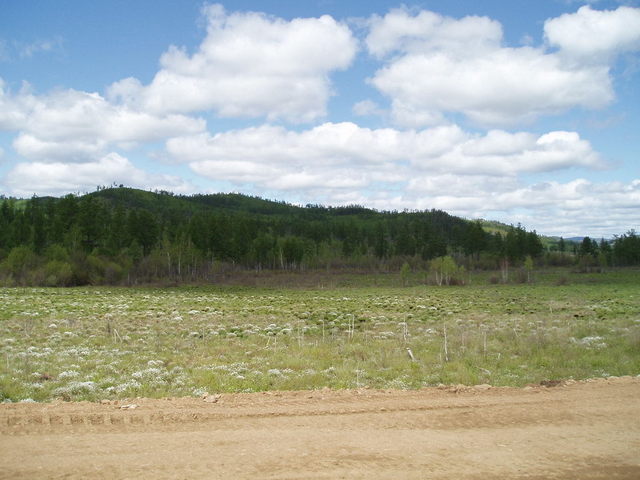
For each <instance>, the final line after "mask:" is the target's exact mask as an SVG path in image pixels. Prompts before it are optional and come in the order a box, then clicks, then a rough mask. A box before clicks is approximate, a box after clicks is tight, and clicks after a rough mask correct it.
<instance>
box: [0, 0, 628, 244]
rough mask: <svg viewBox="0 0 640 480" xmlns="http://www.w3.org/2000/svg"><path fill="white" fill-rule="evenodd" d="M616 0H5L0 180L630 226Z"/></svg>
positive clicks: (599, 231) (27, 186) (555, 230)
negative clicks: (401, 0)
mask: <svg viewBox="0 0 640 480" xmlns="http://www.w3.org/2000/svg"><path fill="white" fill-rule="evenodd" d="M638 85H640V5H639V4H638V2H637V1H628V2H620V1H591V2H579V1H571V0H541V1H536V2H531V1H529V0H526V1H525V0H511V1H508V2H507V1H483V2H478V1H475V0H474V1H471V0H457V1H455V2H453V1H430V2H415V3H404V4H402V3H393V2H388V1H370V2H344V1H337V0H336V1H334V0H318V1H289V0H286V1H282V0H281V1H277V2H272V1H262V2H256V1H230V2H226V3H223V4H215V3H203V2H201V1H193V2H192V1H186V0H183V1H180V2H176V1H169V0H153V1H151V0H149V1H141V0H139V1H130V0H129V1H120V0H109V1H99V0H96V1H92V2H86V1H80V0H59V1H57V2H50V1H45V0H41V1H35V0H24V1H20V2H17V1H7V2H3V5H2V14H1V15H0V193H2V194H4V195H7V196H18V197H30V196H32V195H34V194H35V195H39V196H43V195H63V194H66V193H70V192H72V193H74V192H80V193H81V192H86V191H93V190H94V189H95V188H96V186H98V185H111V184H113V183H115V184H125V185H128V186H133V187H137V188H143V189H151V190H154V189H163V190H171V191H174V192H176V193H183V194H190V193H196V192H203V193H209V192H219V191H222V192H229V191H235V192H242V193H247V194H252V195H260V196H263V197H267V198H273V199H279V200H286V201H290V202H293V203H300V204H306V203H321V204H327V205H339V204H354V203H357V204H361V205H366V206H370V207H374V208H378V209H382V210H391V209H397V210H403V209H420V210H422V209H431V208H437V209H442V210H446V211H448V212H450V213H453V214H457V215H461V216H464V217H467V218H486V219H493V220H500V221H503V222H506V223H518V222H521V223H522V224H523V225H525V226H526V227H527V228H530V229H536V230H537V231H538V232H540V233H543V234H549V235H564V236H565V237H566V236H573V235H590V236H595V237H599V236H610V235H613V234H619V233H624V232H626V231H627V230H628V229H631V228H635V229H639V226H640V167H639V165H640V158H639V157H640V135H638V133H637V132H638V131H639V128H638V126H639V125H640V88H638Z"/></svg>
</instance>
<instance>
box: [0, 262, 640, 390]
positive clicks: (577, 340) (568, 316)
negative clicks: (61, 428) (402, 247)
mask: <svg viewBox="0 0 640 480" xmlns="http://www.w3.org/2000/svg"><path fill="white" fill-rule="evenodd" d="M459 273H460V272H458V274H459ZM526 273H527V274H528V275H530V276H532V277H533V278H535V283H522V284H493V283H492V282H491V274H489V273H487V274H471V275H470V274H468V273H465V278H466V281H465V283H466V285H465V286H461V285H453V283H455V282H449V283H451V285H449V286H446V282H442V283H443V285H442V286H437V285H425V284H424V280H425V278H424V274H423V273H419V272H412V271H410V269H408V268H403V269H402V273H401V274H393V275H378V276H370V275H367V276H354V275H351V276H349V275H342V276H335V275H333V276H327V277H318V278H315V277H308V276H305V277H303V276H299V277H295V276H293V277H291V276H289V277H286V278H287V279H288V281H291V282H294V283H298V284H300V283H304V282H296V278H299V279H302V278H304V279H306V280H305V281H306V282H308V281H309V279H310V278H315V281H316V282H317V283H315V284H314V285H312V286H309V285H308V287H311V288H280V287H274V286H273V285H274V284H275V283H277V282H274V278H276V277H270V276H264V277H261V276H260V275H257V276H255V278H254V285H257V286H253V287H243V286H203V287H179V288H120V287H82V288H69V289H52V288H10V289H8V288H7V289H0V305H1V307H0V354H1V357H0V401H4V402H19V401H48V400H52V399H63V400H92V401H96V400H101V399H114V398H131V397H138V396H147V397H165V396H199V395H202V394H203V393H204V392H210V393H213V392H253V391H262V390H277V389H319V388H323V387H331V388H358V387H371V388H400V389H412V388H420V387H424V386H432V385H438V384H441V383H442V384H457V383H463V384H482V383H489V384H492V385H512V386H522V385H526V384H528V383H539V382H542V381H547V380H555V379H567V378H574V379H583V378H589V377H601V376H619V375H638V374H640V314H639V313H638V312H640V294H639V293H638V292H639V291H640V290H639V289H638V284H639V281H638V278H639V275H638V273H639V272H638V271H632V270H619V271H609V272H607V273H600V274H586V273H573V272H571V271H569V270H553V271H549V272H545V271H536V272H529V271H528V272H526ZM287 275H294V274H291V273H289V274H287ZM297 275H300V274H297ZM280 280H282V279H280ZM261 282H264V283H269V284H270V285H272V286H260V285H261Z"/></svg>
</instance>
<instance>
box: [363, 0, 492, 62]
mask: <svg viewBox="0 0 640 480" xmlns="http://www.w3.org/2000/svg"><path fill="white" fill-rule="evenodd" d="M369 27H370V31H369V35H368V36H367V38H366V40H365V42H366V44H367V48H368V49H369V52H371V53H372V54H373V55H375V56H376V57H379V58H382V57H384V56H387V55H389V54H391V53H394V52H402V53H424V52H427V51H445V52H455V53H456V54H458V55H463V56H472V55H473V56H475V55H478V54H481V53H483V52H486V51H491V50H495V49H496V48H499V47H500V42H501V41H502V26H501V25H500V23H498V22H496V21H495V20H491V19H489V18H487V17H477V16H470V17H464V18H462V19H460V20H456V19H453V18H450V17H443V16H442V15H439V14H437V13H433V12H430V11H426V10H422V11H419V12H417V14H416V15H415V16H412V15H411V12H410V11H408V10H407V9H406V8H401V9H400V8H399V9H393V10H391V11H390V12H389V13H387V14H386V15H385V16H384V17H380V16H378V15H374V16H373V17H371V19H370V20H369Z"/></svg>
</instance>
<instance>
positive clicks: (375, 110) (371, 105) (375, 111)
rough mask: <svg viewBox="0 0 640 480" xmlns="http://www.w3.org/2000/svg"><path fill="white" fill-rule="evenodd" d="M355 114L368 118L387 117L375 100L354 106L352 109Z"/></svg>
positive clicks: (364, 101) (368, 100)
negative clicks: (373, 116) (371, 116)
mask: <svg viewBox="0 0 640 480" xmlns="http://www.w3.org/2000/svg"><path fill="white" fill-rule="evenodd" d="M352 111H353V114H354V115H357V116H359V117H367V116H370V115H380V116H382V115H385V114H386V113H387V112H385V110H384V109H382V108H380V106H379V105H378V104H377V103H376V102H374V101H373V100H370V99H367V100H362V101H360V102H357V103H356V104H354V105H353V108H352Z"/></svg>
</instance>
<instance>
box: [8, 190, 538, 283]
mask: <svg viewBox="0 0 640 480" xmlns="http://www.w3.org/2000/svg"><path fill="white" fill-rule="evenodd" d="M0 202H2V204H1V206H0V282H1V283H4V284H44V285H47V284H51V285H76V284H99V283H113V284H118V283H126V282H132V281H143V282H144V281H154V280H157V279H173V280H176V281H179V280H188V281H198V280H205V281H206V280H208V279H209V278H210V277H211V275H212V272H215V271H216V270H220V268H222V267H224V266H227V267H229V266H232V267H233V268H251V269H318V268H322V269H340V268H359V269H368V270H372V271H377V270H380V269H382V270H389V269H394V268H399V266H400V265H402V264H404V263H405V262H409V263H410V264H411V265H415V266H420V265H422V266H424V265H425V262H427V261H429V260H431V259H433V258H436V257H442V256H445V255H451V256H453V257H454V258H456V259H457V260H458V261H468V262H470V261H475V262H481V263H482V264H484V265H486V266H488V267H489V268H491V267H493V266H497V265H498V264H499V262H500V261H501V260H503V259H508V260H509V261H510V262H512V263H517V262H521V261H522V260H524V259H525V257H527V256H531V257H532V258H535V257H538V256H540V255H541V254H542V253H543V247H542V244H541V242H540V239H539V237H538V236H537V235H536V233H535V232H527V231H525V230H524V229H523V228H522V227H520V226H518V227H510V228H509V229H508V231H507V232H506V233H504V232H494V233H489V232H487V231H485V230H484V229H483V228H482V226H481V224H480V223H479V222H470V221H467V220H464V219H461V218H459V217H455V216H452V215H449V214H447V213H446V212H443V211H439V210H430V211H421V212H379V211H375V210H371V209H367V208H363V207H360V206H346V207H323V206H318V205H307V206H306V207H300V206H294V205H290V204H287V203H283V202H275V201H269V200H264V199H260V198H256V197H250V196H245V195H239V194H214V195H193V196H179V195H173V194H171V193H169V192H156V193H152V192H147V191H142V190H136V189H131V188H124V187H120V188H106V189H100V190H98V191H96V192H93V193H90V194H86V195H82V196H75V195H67V196H65V197H62V198H52V197H43V198H37V197H34V198H32V199H28V200H16V199H7V198H4V199H0Z"/></svg>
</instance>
